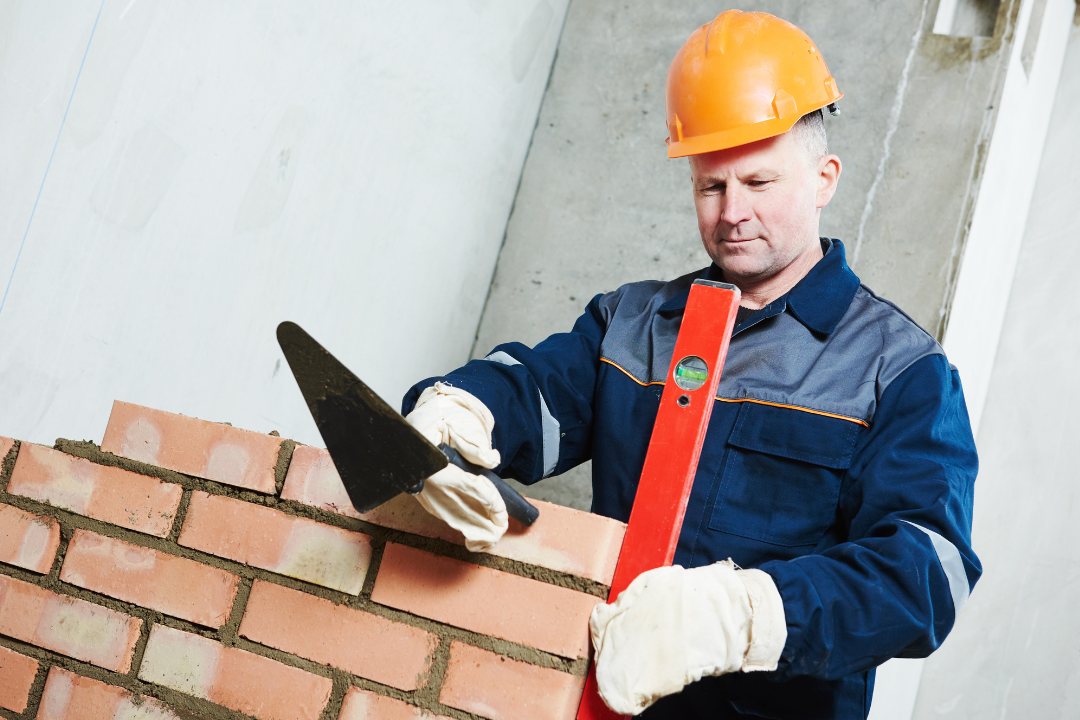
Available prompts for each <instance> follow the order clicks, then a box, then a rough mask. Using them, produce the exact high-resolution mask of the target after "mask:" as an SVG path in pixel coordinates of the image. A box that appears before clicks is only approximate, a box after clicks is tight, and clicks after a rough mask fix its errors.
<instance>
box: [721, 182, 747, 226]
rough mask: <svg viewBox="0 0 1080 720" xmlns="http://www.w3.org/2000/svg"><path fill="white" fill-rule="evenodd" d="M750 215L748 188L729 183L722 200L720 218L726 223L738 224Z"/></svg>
mask: <svg viewBox="0 0 1080 720" xmlns="http://www.w3.org/2000/svg"><path fill="white" fill-rule="evenodd" d="M750 217H751V212H750V198H749V197H748V193H747V191H746V189H745V188H742V187H739V186H738V185H735V184H732V185H729V186H728V187H727V190H726V192H725V193H724V197H723V200H721V211H720V220H721V221H722V222H723V223H724V224H726V225H738V224H739V223H741V222H746V221H747V220H749V219H750Z"/></svg>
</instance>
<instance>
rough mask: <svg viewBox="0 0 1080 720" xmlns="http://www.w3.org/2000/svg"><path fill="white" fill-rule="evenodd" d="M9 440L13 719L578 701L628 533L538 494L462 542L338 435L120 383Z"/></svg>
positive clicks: (1, 512) (425, 711)
mask: <svg viewBox="0 0 1080 720" xmlns="http://www.w3.org/2000/svg"><path fill="white" fill-rule="evenodd" d="M0 459H2V462H3V464H2V471H0V717H4V718H38V719H39V720H164V719H173V718H206V719H218V718H221V719H227V718H228V719H237V718H245V717H253V718H258V719H259V720H293V719H296V720H316V719H320V720H339V719H340V720H359V719H360V718H386V719H388V720H390V719H392V720H397V719H399V718H418V717H441V718H478V717H483V718H491V719H492V720H503V719H510V718H513V719H514V720H525V719H528V718H542V719H550V720H556V719H561V718H572V717H573V716H574V713H575V711H576V708H577V704H578V700H579V698H580V695H581V690H582V686H583V683H584V676H585V671H586V666H587V662H588V660H587V656H588V617H589V612H590V611H591V609H592V607H593V606H594V605H595V604H596V603H597V602H600V601H601V600H602V599H603V598H605V597H606V596H607V590H608V587H607V586H608V583H610V581H611V576H612V574H613V572H614V566H615V561H616V559H617V556H618V552H619V547H620V545H621V543H622V537H623V532H624V530H625V526H624V525H623V524H622V523H618V522H615V521H612V520H608V519H606V518H601V517H598V516H594V515H589V514H587V513H581V512H578V511H575V510H571V509H568V508H563V507H559V506H557V505H550V504H547V503H537V504H538V505H539V506H540V519H539V520H538V521H537V522H536V524H535V525H534V526H533V527H531V528H529V529H528V530H525V529H524V528H522V527H521V526H519V525H517V524H516V523H515V522H514V521H511V528H510V532H509V533H508V534H507V535H506V537H505V538H504V539H503V540H502V541H501V542H499V543H498V544H497V545H496V546H495V547H493V548H492V549H491V550H490V551H489V552H487V553H482V554H474V553H469V552H467V551H466V550H465V548H464V546H463V545H464V541H463V539H462V538H461V536H460V535H459V534H457V533H456V532H454V531H452V530H450V529H449V528H448V527H446V526H445V525H443V524H441V523H439V522H438V521H436V520H434V519H433V518H431V517H430V516H428V515H427V514H426V513H425V512H424V511H423V509H422V508H420V506H419V504H418V503H416V501H415V500H414V499H413V498H411V497H408V496H401V497H399V498H397V499H395V500H394V501H392V502H390V503H388V504H386V505H384V506H382V507H380V508H378V509H376V510H374V511H373V512H370V513H366V514H364V515H361V514H358V513H356V512H355V510H354V509H353V508H352V506H351V504H350V503H349V501H348V498H347V496H346V495H345V490H344V488H343V487H342V485H341V480H340V478H338V476H337V473H336V472H335V470H334V467H333V464H332V463H331V462H330V459H329V456H328V455H327V454H326V452H325V451H324V450H321V449H317V448H312V447H307V446H301V445H297V444H296V443H294V442H292V441H290V440H283V439H281V438H279V437H276V436H274V435H262V434H259V433H255V432H250V431H246V430H240V429H237V428H233V427H231V426H229V425H224V424H218V423H210V422H204V421H201V420H195V419H192V418H187V417H183V416H180V415H174V414H171V413H165V412H162V411H158V410H151V409H149V408H143V407H139V406H137V405H131V404H127V403H121V402H117V403H116V404H115V405H114V407H113V412H112V415H111V417H110V419H109V425H108V427H107V429H106V431H105V435H104V439H103V441H102V444H101V446H100V447H98V446H96V445H94V444H93V443H89V442H74V441H68V440H58V441H57V443H56V446H55V448H46V447H42V446H40V445H33V444H30V443H26V442H22V443H20V442H16V441H13V440H9V439H6V438H0Z"/></svg>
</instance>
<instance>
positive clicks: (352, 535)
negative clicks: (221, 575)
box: [178, 491, 371, 595]
mask: <svg viewBox="0 0 1080 720" xmlns="http://www.w3.org/2000/svg"><path fill="white" fill-rule="evenodd" d="M178 542H179V543H180V544H181V545H184V546H186V547H190V548H195V549H196V550H202V551H203V552H207V553H210V554H212V555H218V556H220V557H224V558H229V559H230V560H235V561H237V562H242V563H244V564H245V565H252V566H254V567H258V568H262V569H264V570H270V571H271V572H276V573H279V574H281V575H287V576H289V577H294V578H297V579H298V580H305V581H307V582H310V583H314V584H316V585H323V586H325V587H328V588H333V589H334V590H340V591H342V592H346V593H350V594H352V595H357V594H359V593H360V590H361V588H363V585H364V575H365V574H366V573H367V569H368V565H370V564H371V538H370V537H368V536H367V535H364V534H362V533H357V532H350V531H348V530H342V529H341V528H336V527H331V526H330V525H323V524H322V523H318V522H315V521H314V520H308V519H306V518H298V517H294V516H292V515H287V514H285V513H283V512H281V511H280V510H274V509H272V508H267V507H262V506H260V505H253V504H251V503H247V502H244V501H243V500H235V499H233V498H227V497H222V496H221V495H208V494H207V493H204V492H201V491H196V492H193V493H192V494H191V504H190V505H189V506H188V512H187V518H186V519H185V521H184V529H183V530H182V531H181V532H180V538H179V540H178Z"/></svg>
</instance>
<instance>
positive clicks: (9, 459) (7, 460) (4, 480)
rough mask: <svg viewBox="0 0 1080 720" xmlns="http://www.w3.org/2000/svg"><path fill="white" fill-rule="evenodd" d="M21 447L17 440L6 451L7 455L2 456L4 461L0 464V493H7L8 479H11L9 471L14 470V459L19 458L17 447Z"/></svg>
mask: <svg viewBox="0 0 1080 720" xmlns="http://www.w3.org/2000/svg"><path fill="white" fill-rule="evenodd" d="M21 445H22V443H21V442H19V441H18V440H16V441H15V444H14V445H12V446H11V449H10V450H8V454H7V455H5V456H4V460H3V461H2V462H0V492H7V484H8V479H9V478H10V477H11V471H12V470H14V469H15V458H17V457H18V456H19V447H20V446H21Z"/></svg>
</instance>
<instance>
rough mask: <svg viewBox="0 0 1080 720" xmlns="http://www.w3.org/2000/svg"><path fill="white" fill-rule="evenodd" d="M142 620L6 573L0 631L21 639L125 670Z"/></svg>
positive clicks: (0, 581) (1, 581)
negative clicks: (58, 593) (8, 575)
mask: <svg viewBox="0 0 1080 720" xmlns="http://www.w3.org/2000/svg"><path fill="white" fill-rule="evenodd" d="M140 625H141V622H140V621H139V620H138V619H136V618H133V617H129V616H127V615H124V614H122V613H119V612H116V611H115V610H110V609H109V608H105V607H101V606H100V605H95V604H94V603H91V602H86V601H85V600H77V599H75V598H71V597H65V596H63V595H57V594H56V593H54V592H51V591H49V590H45V589H43V588H40V587H38V586H37V585H32V584H30V583H28V582H23V581H21V580H17V579H15V578H12V577H7V576H6V575H0V634H3V635H7V636H8V637H13V638H15V639H16V640H22V641H23V642H26V643H30V644H31V645H37V646H38V647H43V648H45V649H46V650H53V651H54V652H57V653H60V654H61V655H67V656H68V657H73V658H75V659H77V660H84V661H86V662H88V663H92V664H94V665H98V666H99V667H103V668H105V669H106V670H113V671H115V672H124V671H125V670H127V669H128V667H129V665H130V663H131V656H132V654H133V653H134V651H135V641H136V640H137V639H138V637H139V627H140Z"/></svg>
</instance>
